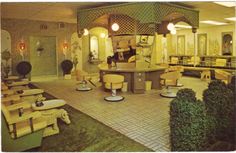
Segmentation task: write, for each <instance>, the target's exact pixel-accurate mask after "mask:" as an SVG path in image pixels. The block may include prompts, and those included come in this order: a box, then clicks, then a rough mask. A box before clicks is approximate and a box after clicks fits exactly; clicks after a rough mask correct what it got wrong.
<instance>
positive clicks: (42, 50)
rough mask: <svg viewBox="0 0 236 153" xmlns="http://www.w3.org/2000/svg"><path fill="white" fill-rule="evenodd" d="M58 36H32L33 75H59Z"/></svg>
mask: <svg viewBox="0 0 236 153" xmlns="http://www.w3.org/2000/svg"><path fill="white" fill-rule="evenodd" d="M56 56H57V55H56V37H54V36H31V37H30V63H31V64H32V71H31V76H32V77H39V76H57V57H56Z"/></svg>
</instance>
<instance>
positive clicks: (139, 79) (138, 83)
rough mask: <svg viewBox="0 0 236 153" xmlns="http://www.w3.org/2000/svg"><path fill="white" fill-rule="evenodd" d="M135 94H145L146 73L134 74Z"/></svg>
mask: <svg viewBox="0 0 236 153" xmlns="http://www.w3.org/2000/svg"><path fill="white" fill-rule="evenodd" d="M132 78H133V80H132V84H133V89H132V90H133V92H134V93H144V91H145V73H144V72H135V73H133V77H132Z"/></svg>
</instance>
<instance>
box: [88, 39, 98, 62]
mask: <svg viewBox="0 0 236 153" xmlns="http://www.w3.org/2000/svg"><path fill="white" fill-rule="evenodd" d="M89 57H90V60H96V59H98V38H97V36H90V53H89Z"/></svg>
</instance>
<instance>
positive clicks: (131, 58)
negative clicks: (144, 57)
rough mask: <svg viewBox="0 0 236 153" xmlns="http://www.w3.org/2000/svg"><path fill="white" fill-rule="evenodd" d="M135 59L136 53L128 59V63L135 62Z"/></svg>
mask: <svg viewBox="0 0 236 153" xmlns="http://www.w3.org/2000/svg"><path fill="white" fill-rule="evenodd" d="M135 60H136V55H133V56H131V57H130V58H129V59H128V63H133V62H135Z"/></svg>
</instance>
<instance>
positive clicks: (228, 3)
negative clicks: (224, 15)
mask: <svg viewBox="0 0 236 153" xmlns="http://www.w3.org/2000/svg"><path fill="white" fill-rule="evenodd" d="M213 3H216V4H219V5H222V6H226V7H235V6H236V2H213Z"/></svg>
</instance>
